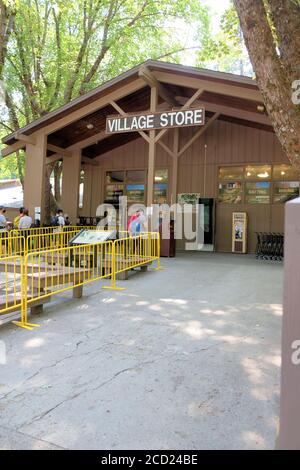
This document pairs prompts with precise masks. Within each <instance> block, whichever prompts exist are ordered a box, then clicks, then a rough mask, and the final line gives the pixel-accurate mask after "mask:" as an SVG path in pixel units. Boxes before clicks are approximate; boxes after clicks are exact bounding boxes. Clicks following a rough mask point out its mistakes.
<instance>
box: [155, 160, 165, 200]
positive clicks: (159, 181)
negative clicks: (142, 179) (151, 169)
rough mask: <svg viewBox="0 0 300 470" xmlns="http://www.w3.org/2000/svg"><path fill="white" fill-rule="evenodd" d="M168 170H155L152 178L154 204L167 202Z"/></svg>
mask: <svg viewBox="0 0 300 470" xmlns="http://www.w3.org/2000/svg"><path fill="white" fill-rule="evenodd" d="M168 179H169V176H168V170H167V169H163V170H156V171H155V176H154V204H166V203H167V202H168Z"/></svg>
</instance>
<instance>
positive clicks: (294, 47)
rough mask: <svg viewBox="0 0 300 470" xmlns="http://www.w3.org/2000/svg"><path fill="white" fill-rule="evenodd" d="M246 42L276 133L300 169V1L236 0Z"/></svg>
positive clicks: (291, 159)
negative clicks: (298, 93) (298, 95)
mask: <svg viewBox="0 0 300 470" xmlns="http://www.w3.org/2000/svg"><path fill="white" fill-rule="evenodd" d="M234 5H235V7H236V10H237V12H238V16H239V19H240V24H241V28H242V31H243V35H244V40H245V43H246V46H247V49H248V52H249V56H250V59H251V62H252V66H253V69H254V72H255V74H256V79H257V83H258V86H259V88H260V91H261V93H262V95H263V97H264V101H265V105H266V108H267V111H268V114H269V117H270V119H271V121H272V124H273V126H274V129H275V132H276V134H277V136H278V138H279V140H280V142H281V144H282V147H283V149H284V150H285V152H286V154H287V156H288V158H289V159H290V161H291V162H292V163H293V164H294V165H295V166H297V167H298V168H300V106H299V103H298V102H297V101H298V99H297V100H295V99H293V90H294V88H295V86H296V87H297V86H298V85H299V84H300V81H299V80H300V60H299V51H300V1H299V0H234Z"/></svg>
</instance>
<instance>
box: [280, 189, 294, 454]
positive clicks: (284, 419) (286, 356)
mask: <svg viewBox="0 0 300 470" xmlns="http://www.w3.org/2000/svg"><path fill="white" fill-rule="evenodd" d="M299 244H300V198H298V199H294V200H293V201H290V202H288V203H286V204H285V250H284V292H283V321H282V340H281V341H282V348H281V349H282V352H281V355H282V360H281V397H280V427H279V436H278V439H277V445H276V447H277V448H278V449H286V450H290V449H294V450H299V449H300V406H299V396H300V316H299V305H300V289H299V286H300V270H299V266H300V250H299Z"/></svg>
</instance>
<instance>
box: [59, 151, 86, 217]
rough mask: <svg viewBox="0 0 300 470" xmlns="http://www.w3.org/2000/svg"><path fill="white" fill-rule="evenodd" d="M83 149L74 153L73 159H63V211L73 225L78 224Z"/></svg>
mask: <svg viewBox="0 0 300 470" xmlns="http://www.w3.org/2000/svg"><path fill="white" fill-rule="evenodd" d="M80 171H81V149H76V150H74V151H73V154H72V157H63V173H62V196H61V209H62V210H63V211H64V213H66V214H68V216H69V218H70V221H71V223H72V224H73V225H76V223H77V216H78V202H79V182H80V181H79V180H80Z"/></svg>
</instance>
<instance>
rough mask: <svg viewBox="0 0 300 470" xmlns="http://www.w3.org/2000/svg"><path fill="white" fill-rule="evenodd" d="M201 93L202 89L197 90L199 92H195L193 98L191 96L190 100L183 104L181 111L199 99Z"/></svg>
mask: <svg viewBox="0 0 300 470" xmlns="http://www.w3.org/2000/svg"><path fill="white" fill-rule="evenodd" d="M203 92H204V90H203V88H199V90H197V91H195V93H194V94H193V96H191V97H190V99H188V100H187V101H186V102H185V103H184V105H183V106H182V108H181V109H188V108H189V107H190V106H191V105H192V104H193V103H194V102H195V101H196V100H197V99H198V98H199V96H201V95H202V93H203Z"/></svg>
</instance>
